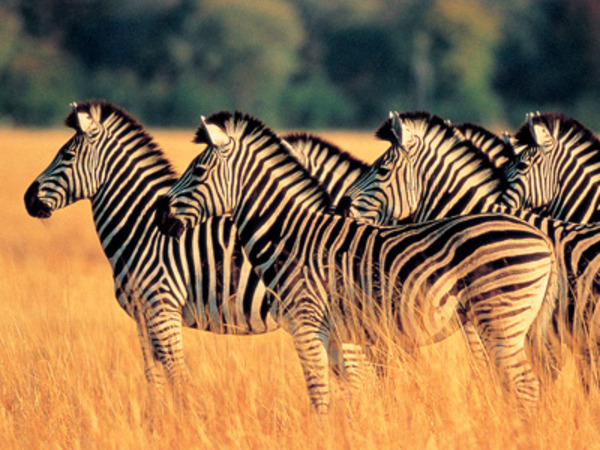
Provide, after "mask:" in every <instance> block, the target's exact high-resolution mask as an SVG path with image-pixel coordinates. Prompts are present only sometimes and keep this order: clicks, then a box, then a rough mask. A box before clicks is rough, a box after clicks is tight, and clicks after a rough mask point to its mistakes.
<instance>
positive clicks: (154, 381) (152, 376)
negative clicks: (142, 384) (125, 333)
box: [136, 314, 166, 390]
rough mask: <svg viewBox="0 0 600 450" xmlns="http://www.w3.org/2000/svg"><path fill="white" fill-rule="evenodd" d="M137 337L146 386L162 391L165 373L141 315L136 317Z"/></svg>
mask: <svg viewBox="0 0 600 450" xmlns="http://www.w3.org/2000/svg"><path fill="white" fill-rule="evenodd" d="M136 324H137V330H138V337H139V339H140V345H141V347H142V355H143V357H144V372H145V375H146V380H147V381H148V384H149V385H150V386H151V387H153V388H156V389H158V390H162V388H163V386H164V385H165V381H166V380H165V373H164V370H163V368H162V365H161V364H160V361H159V359H158V354H157V353H156V352H155V351H154V347H153V345H152V342H151V340H150V338H149V336H148V330H147V328H146V320H145V319H144V317H143V315H142V314H138V315H137V317H136Z"/></svg>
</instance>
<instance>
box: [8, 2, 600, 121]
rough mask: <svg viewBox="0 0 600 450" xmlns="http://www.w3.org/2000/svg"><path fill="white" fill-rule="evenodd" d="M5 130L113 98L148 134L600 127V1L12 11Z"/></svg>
mask: <svg viewBox="0 0 600 450" xmlns="http://www.w3.org/2000/svg"><path fill="white" fill-rule="evenodd" d="M3 5H4V6H0V86H1V89H0V124H8V125H10V124H17V125H55V124H57V123H58V122H59V121H60V120H61V119H62V117H64V115H65V110H66V108H67V105H68V103H69V102H71V101H73V100H80V99H87V98H105V99H107V100H110V101H112V102H115V103H117V104H119V105H121V106H123V107H124V108H126V109H128V110H129V111H130V112H131V113H132V114H134V115H136V116H138V117H140V118H141V119H142V120H143V121H144V122H145V123H146V124H149V125H165V126H193V125H195V124H196V122H197V119H198V115H199V114H200V113H203V114H210V113H212V112H214V111H216V110H220V109H234V108H237V109H242V110H244V111H248V112H250V113H252V114H254V115H257V116H259V117H261V118H262V119H264V120H265V121H267V122H268V123H269V124H271V125H273V126H278V127H313V128H314V127H343V128H350V127H352V128H356V127H362V128H365V127H373V126H374V125H375V124H377V123H379V122H381V120H382V119H383V118H385V117H386V115H387V112H388V111H389V110H391V109H396V110H414V109H427V110H430V111H432V112H436V113H438V114H441V115H442V116H444V117H447V118H450V119H452V120H453V121H456V122H458V121H464V120H469V121H476V122H483V123H488V124H490V123H494V124H496V123H503V122H505V123H508V124H512V125H514V124H516V123H518V122H520V121H521V120H522V118H523V116H524V114H525V112H527V111H529V110H550V109H552V110H559V111H561V112H564V113H566V114H570V115H573V116H575V117H577V118H579V119H580V120H582V121H583V122H585V123H586V124H587V125H589V126H591V127H595V126H596V127H597V126H598V125H600V110H599V109H598V108H596V107H595V104H596V103H597V102H598V101H599V100H600V53H598V52H597V51H595V49H596V48H598V46H599V44H600V27H598V25H599V24H600V7H598V6H597V2H596V1H595V0H571V1H568V0H504V1H502V2H496V1H493V0H362V1H343V0H333V1H327V2H323V1H321V0H260V1H256V2H254V1H253V2H250V1H244V0H119V1H117V0H102V1H101V0H7V1H6V2H4V3H3Z"/></svg>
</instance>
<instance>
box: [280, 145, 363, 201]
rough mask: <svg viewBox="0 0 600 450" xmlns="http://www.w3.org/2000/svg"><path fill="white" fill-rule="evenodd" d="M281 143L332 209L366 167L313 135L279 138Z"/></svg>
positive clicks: (335, 146) (336, 147) (361, 162)
mask: <svg viewBox="0 0 600 450" xmlns="http://www.w3.org/2000/svg"><path fill="white" fill-rule="evenodd" d="M283 141H284V142H287V143H288V144H290V148H289V151H290V153H291V154H292V155H293V156H294V157H295V158H296V159H297V160H298V162H300V164H302V165H303V166H304V167H305V168H306V169H307V170H308V172H309V173H310V174H311V175H312V176H313V177H314V178H315V179H316V180H317V181H318V182H319V184H321V185H322V186H323V187H324V188H325V190H326V191H327V192H328V194H329V196H330V197H331V202H332V206H333V207H334V208H335V207H337V206H338V204H339V203H340V201H341V200H342V198H343V197H344V194H345V193H346V191H347V190H348V188H349V187H350V186H352V185H353V184H354V182H355V181H356V180H357V179H358V177H360V176H361V175H362V174H363V173H364V172H366V171H367V169H368V168H369V165H368V164H366V163H365V162H363V161H360V160H359V159H357V158H355V157H354V156H352V155H351V154H349V153H348V152H345V151H343V150H342V149H340V148H339V147H338V146H337V145H335V144H332V143H331V142H329V141H327V140H325V139H322V138H320V137H318V136H315V135H311V134H307V133H292V134H288V135H286V136H283Z"/></svg>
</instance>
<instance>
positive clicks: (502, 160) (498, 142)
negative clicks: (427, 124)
mask: <svg viewBox="0 0 600 450" xmlns="http://www.w3.org/2000/svg"><path fill="white" fill-rule="evenodd" d="M454 129H455V130H457V131H458V132H459V133H460V134H461V138H462V139H465V140H467V141H470V142H471V143H472V144H473V145H474V146H475V147H476V148H477V149H478V150H479V151H481V152H483V153H484V154H485V155H486V156H487V158H488V159H489V161H490V162H491V163H492V164H493V165H494V167H496V168H497V169H503V168H504V165H505V164H506V163H507V162H508V161H510V160H511V159H512V158H513V157H514V155H515V154H514V150H513V147H512V145H511V144H510V143H509V142H506V141H505V140H504V139H501V138H500V137H499V136H497V135H496V134H494V133H492V132H491V131H490V130H488V129H486V128H484V127H482V126H480V125H476V124H473V123H461V124H460V125H454Z"/></svg>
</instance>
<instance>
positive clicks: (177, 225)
mask: <svg viewBox="0 0 600 450" xmlns="http://www.w3.org/2000/svg"><path fill="white" fill-rule="evenodd" d="M154 222H155V223H156V226H157V227H158V229H159V230H160V232H161V233H163V234H166V235H167V236H172V237H179V236H181V234H182V233H183V230H184V228H185V227H184V226H183V223H182V222H181V221H180V220H179V219H176V218H175V217H173V215H172V214H171V203H170V199H169V197H167V196H166V195H161V196H160V197H159V198H158V199H157V200H156V212H155V215H154Z"/></svg>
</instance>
